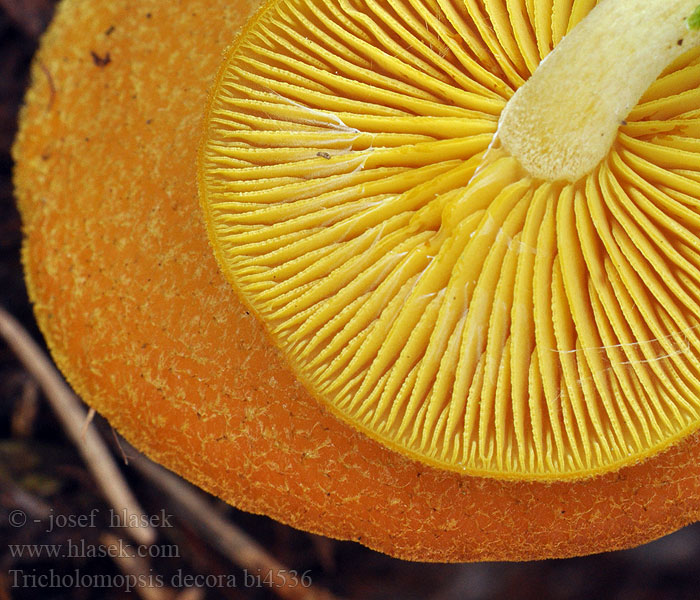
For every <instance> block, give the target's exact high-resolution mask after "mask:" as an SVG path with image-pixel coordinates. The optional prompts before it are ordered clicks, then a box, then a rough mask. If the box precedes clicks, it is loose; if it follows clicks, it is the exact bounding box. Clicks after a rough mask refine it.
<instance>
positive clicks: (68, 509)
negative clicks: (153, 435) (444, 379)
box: [0, 0, 700, 600]
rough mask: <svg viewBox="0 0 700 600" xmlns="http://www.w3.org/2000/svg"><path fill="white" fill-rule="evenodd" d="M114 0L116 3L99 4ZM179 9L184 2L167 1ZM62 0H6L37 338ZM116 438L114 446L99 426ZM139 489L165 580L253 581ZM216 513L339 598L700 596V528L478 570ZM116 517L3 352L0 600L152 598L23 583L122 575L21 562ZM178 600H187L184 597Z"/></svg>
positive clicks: (6, 143)
mask: <svg viewBox="0 0 700 600" xmlns="http://www.w3.org/2000/svg"><path fill="white" fill-rule="evenodd" d="M95 1H108V0H95ZM164 1H172V0H164ZM54 5H55V0H0V304H1V305H2V306H3V307H4V308H5V309H7V310H9V311H10V312H11V313H12V314H13V315H14V316H15V317H17V318H18V319H19V320H20V321H21V323H22V324H23V325H24V327H26V328H27V329H28V330H29V331H30V333H32V335H34V337H35V338H36V339H37V340H41V336H40V334H39V332H38V330H37V328H36V325H35V323H34V320H33V317H32V312H31V307H30V305H29V302H28V300H27V295H26V290H25V288H24V284H23V279H22V271H21V265H20V259H19V253H20V246H21V223H20V219H19V215H18V213H17V210H16V209H15V206H14V200H13V197H12V181H11V174H12V161H11V158H10V147H11V144H12V139H13V137H14V134H15V130H16V119H17V111H18V109H19V106H20V104H21V99H22V95H23V92H24V89H25V86H26V85H27V74H28V69H29V64H30V61H31V57H32V54H33V52H34V50H35V47H36V44H37V40H38V38H39V35H40V33H41V31H43V29H44V28H45V27H46V25H47V23H48V22H49V20H50V16H51V12H52V10H53V7H54ZM97 424H98V426H99V427H100V429H101V430H102V431H103V432H104V434H105V438H106V439H110V441H111V439H113V438H114V437H115V436H113V435H112V432H111V431H110V429H109V426H108V425H107V424H106V423H105V422H104V421H102V420H100V419H99V418H98V420H97ZM124 471H125V473H126V475H127V477H128V480H129V483H130V485H131V486H132V489H133V490H134V492H135V494H136V496H137V497H138V498H139V500H140V501H141V503H142V504H143V505H144V507H145V509H146V510H147V511H148V512H149V513H151V514H157V513H158V512H159V511H160V510H161V509H164V510H166V511H167V513H168V514H173V515H175V516H174V527H173V528H171V529H169V530H168V531H167V536H166V537H167V539H166V540H161V542H167V543H171V544H177V546H178V547H179V548H180V549H181V557H180V558H178V559H172V558H170V559H167V558H161V559H156V560H153V561H151V562H150V567H149V568H150V569H152V572H153V573H158V574H161V575H163V576H165V577H169V576H171V575H172V574H173V573H175V572H177V571H178V570H179V569H182V571H183V572H184V573H190V574H234V575H236V576H238V577H242V575H243V571H242V570H241V568H240V567H239V566H237V565H233V564H231V563H230V562H229V561H228V560H227V559H226V558H225V557H223V556H222V555H220V554H219V553H218V552H217V551H215V550H213V549H211V547H210V546H209V544H208V543H207V541H206V539H205V536H203V535H201V532H199V531H197V528H196V527H193V526H192V525H191V523H190V522H189V520H188V519H186V518H181V517H178V511H177V507H173V506H172V505H170V504H169V502H168V499H167V498H166V497H164V495H163V494H162V493H160V492H158V491H157V490H155V489H154V488H153V486H152V485H151V483H150V482H149V481H147V480H145V479H143V478H141V477H140V476H139V475H138V474H137V473H136V472H135V471H134V470H133V469H130V468H128V467H125V468H124ZM210 502H211V507H212V510H215V511H218V512H220V513H221V514H224V515H225V516H226V517H227V518H228V519H229V520H230V521H231V522H232V523H233V524H235V525H236V526H238V527H240V528H241V529H243V530H244V531H246V532H248V533H249V534H250V535H251V536H252V537H253V538H255V539H256V540H257V541H258V542H259V543H261V544H262V545H263V546H264V547H265V548H266V549H267V551H268V552H269V553H271V554H272V555H274V556H275V557H276V558H277V559H278V560H280V561H282V562H284V563H286V564H287V565H288V566H289V567H290V568H293V569H296V570H298V571H299V572H305V571H307V570H308V571H309V573H310V576H311V578H312V580H313V582H314V584H315V585H318V586H323V587H325V588H327V589H329V590H331V591H332V592H333V593H334V594H336V595H337V596H338V597H343V598H348V599H349V598H357V599H363V600H372V599H375V598H376V599H397V600H399V599H400V600H410V599H425V600H490V599H494V600H496V599H508V600H512V599H530V598H532V599H533V600H534V599H537V600H548V599H572V600H573V599H579V598H580V599H590V598H599V599H608V598H611V599H613V598H614V599H618V600H628V599H629V600H647V599H655V600H656V599H659V600H660V599H674V600H676V599H678V600H683V599H686V598H687V599H689V600H690V599H696V598H700V568H699V567H700V527H699V526H697V525H696V526H691V527H687V528H685V529H683V530H681V531H679V532H677V533H675V534H673V535H670V536H667V537H666V538H664V539H662V540H659V541H657V542H654V543H652V544H647V545H646V546H642V547H640V548H637V549H633V550H628V551H624V552H614V553H608V554H603V555H597V556H590V557H584V558H577V559H568V560H552V561H541V562H531V563H510V564H509V563H480V564H464V565H433V564H422V563H408V562H403V561H399V560H395V559H392V558H389V557H387V556H384V555H382V554H379V553H376V552H373V551H371V550H368V549H366V548H364V547H362V546H360V545H358V544H354V543H351V542H337V541H334V540H328V539H325V538H320V537H318V536H312V535H309V534H306V533H304V532H300V531H297V530H294V529H291V528H289V527H286V526H283V525H280V524H279V523H276V522H274V521H272V520H270V519H267V518H265V517H259V516H254V515H249V514H246V513H243V512H240V511H237V510H235V509H233V508H231V507H228V506H226V505H223V504H222V503H221V502H218V501H215V500H213V499H212V500H210ZM32 503H34V504H37V503H39V504H42V503H43V505H45V506H46V505H48V506H50V507H51V508H52V509H53V510H54V511H55V513H56V514H63V515H67V514H81V513H82V514H86V513H89V511H90V510H91V509H92V508H95V507H96V508H98V509H99V510H100V515H101V517H100V518H98V526H97V527H95V528H90V529H84V530H75V529H70V528H68V529H66V528H63V529H60V530H58V531H53V532H50V533H49V532H47V531H46V529H47V528H46V526H45V524H43V525H40V526H37V527H30V526H28V527H22V528H12V527H10V524H9V521H8V519H9V515H10V513H11V512H12V511H13V510H16V509H18V508H19V509H26V508H27V506H30V507H31V505H32ZM108 510H109V509H108V507H107V505H106V504H105V502H104V500H103V498H102V497H101V495H100V494H99V492H98V490H97V489H96V486H95V484H94V482H93V480H92V478H91V475H90V474H89V472H88V471H87V470H86V468H85V466H84V465H83V463H82V461H81V459H80V456H79V455H78V453H77V451H76V450H75V447H74V446H73V444H72V443H71V441H70V440H68V439H67V438H66V437H65V436H64V434H63V432H62V430H61V427H60V425H59V423H58V422H57V420H56V419H55V417H54V415H53V413H52V411H51V409H50V407H49V405H48V404H47V403H46V401H45V399H44V398H43V396H42V394H41V392H40V390H39V388H38V386H37V385H36V383H35V382H34V381H33V379H32V378H31V376H30V375H29V374H28V373H27V372H26V371H25V370H24V369H23V368H22V366H21V365H20V364H19V362H18V361H17V359H16V358H15V356H14V355H13V353H12V352H11V351H10V350H9V349H8V348H7V347H6V346H5V344H4V343H2V342H0V600H9V599H13V600H22V599H35V598H42V599H52V598H56V599H58V598H66V599H71V600H73V599H75V600H92V599H95V600H98V599H100V600H101V599H111V598H126V597H130V598H133V597H139V596H141V597H143V598H144V600H157V598H156V597H155V596H149V595H148V590H146V591H144V590H137V591H135V592H133V593H132V594H130V595H127V594H126V592H125V591H124V590H120V589H114V590H106V589H94V588H93V589H90V588H83V587H70V588H60V587H57V588H51V589H47V588H45V587H44V588H38V587H31V586H25V587H22V586H16V585H14V583H15V580H14V579H13V576H12V575H11V572H12V571H13V570H14V571H17V570H21V571H22V572H23V573H25V574H30V575H31V574H33V573H34V574H41V573H46V572H49V571H51V570H53V571H54V572H55V573H57V574H59V575H60V574H71V573H74V572H75V569H79V570H80V572H81V573H83V574H88V575H90V574H92V575H96V574H107V575H110V574H112V575H116V574H119V573H120V570H119V568H118V566H117V565H116V564H115V563H114V561H113V560H111V559H110V558H85V557H83V558H79V559H77V558H76V559H70V558H64V559H54V560H49V559H46V558H39V559H37V558H34V559H31V558H27V557H24V558H17V557H13V556H12V553H11V551H10V545H11V544H65V543H66V542H67V539H68V538H70V539H72V540H76V539H84V540H86V541H87V542H94V543H95V544H97V543H99V541H100V539H101V538H100V536H101V535H102V534H103V533H105V532H106V531H107V530H108V529H109V527H108V525H107V523H106V522H104V519H103V518H102V517H104V515H106V514H107V513H108ZM178 594H179V595H178ZM160 597H162V598H168V597H170V598H173V599H175V598H181V599H182V600H198V599H200V598H214V599H218V598H231V599H239V598H240V599H263V598H277V597H279V596H278V595H276V593H275V592H274V591H273V590H270V589H265V588H264V587H263V588H260V587H256V588H243V587H238V588H236V589H207V590H200V591H199V593H198V594H197V593H192V594H190V595H189V596H188V595H187V592H182V591H181V590H179V591H178V593H175V592H172V593H171V594H170V596H167V593H166V596H160Z"/></svg>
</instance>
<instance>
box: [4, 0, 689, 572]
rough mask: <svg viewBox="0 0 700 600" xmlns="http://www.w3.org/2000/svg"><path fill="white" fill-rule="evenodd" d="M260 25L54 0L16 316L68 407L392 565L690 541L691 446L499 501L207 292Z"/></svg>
mask: <svg viewBox="0 0 700 600" xmlns="http://www.w3.org/2000/svg"><path fill="white" fill-rule="evenodd" d="M581 4H582V3H576V6H580V5H581ZM583 4H585V3H583ZM589 4H591V5H592V4H594V3H592V2H591V3H589ZM256 6H257V3H256V2H231V1H230V0H190V2H188V4H187V10H186V11H183V10H181V7H180V6H179V5H178V4H176V3H170V2H159V1H156V0H144V1H143V2H141V3H138V6H137V7H135V5H134V4H133V3H129V2H126V1H125V0H114V1H112V2H99V3H96V2H93V1H91V0H64V2H63V3H62V4H61V5H60V7H59V10H58V13H57V15H56V19H55V22H54V23H53V25H52V26H51V29H50V31H49V32H48V34H47V35H46V36H45V38H44V40H43V42H42V47H41V50H40V52H39V55H38V57H37V59H36V61H35V64H34V69H33V85H32V87H31V89H30V91H29V93H28V96H27V102H26V106H25V108H24V110H23V114H22V121H21V130H20V134H19V137H18V140H17V143H16V145H15V148H14V156H15V159H16V162H17V168H16V173H15V181H16V188H17V195H18V199H19V206H20V211H21V213H22V217H23V223H24V228H25V234H26V241H25V246H24V252H23V260H24V265H25V269H26V274H27V282H28V288H29V293H30V297H31V300H32V301H33V302H34V308H35V313H36V316H37V320H38V322H39V325H40V327H41V330H42V332H43V333H44V335H45V337H46V339H47V342H48V344H49V347H50V349H51V352H52V354H53V356H54V358H55V360H56V362H57V364H58V365H59V367H60V368H61V370H62V371H63V373H64V374H65V375H66V377H67V378H68V380H69V382H70V383H71V385H72V386H73V387H74V389H75V390H76V391H77V392H78V393H79V394H80V395H81V396H82V397H83V398H84V399H85V400H86V401H87V402H88V403H89V404H90V405H91V406H93V407H94V408H96V409H97V410H98V411H99V412H100V413H101V414H103V415H104V416H105V417H106V418H107V419H108V420H109V421H110V423H111V424H112V425H113V426H114V427H115V428H116V429H117V430H118V431H119V432H120V433H122V434H123V435H124V436H125V438H126V439H127V440H129V441H130V442H131V443H132V444H134V445H135V446H136V447H138V448H139V449H141V450H142V451H144V452H145V453H146V454H147V455H149V456H150V457H151V458H153V459H154V460H156V461H158V462H160V463H161V464H163V465H165V466H166V467H168V468H170V469H172V470H174V471H175V472H177V473H179V474H181V475H182V476H184V477H185V478H187V479H189V480H190V481H192V482H193V483H195V484H197V485H199V486H200V487H202V488H204V489H206V490H208V491H209V492H211V493H213V494H215V495H217V496H219V497H220V498H222V499H224V500H225V501H227V502H229V503H231V504H233V505H235V506H237V507H239V508H242V509H244V510H248V511H251V512H256V513H262V514H266V515H269V516H271V517H273V518H275V519H277V520H279V521H282V522H285V523H288V524H290V525H293V526H295V527H299V528H302V529H305V530H308V531H313V532H316V533H320V534H324V535H328V536H332V537H336V538H341V539H352V540H357V541H359V542H361V543H363V544H365V545H367V546H369V547H371V548H374V549H377V550H380V551H382V552H385V553H388V554H391V555H393V556H397V557H401V558H405V559H413V560H423V561H467V560H526V559H536V558H546V557H565V556H574V555H582V554H587V553H592V552H598V551H603V550H612V549H619V548H624V547H630V546H634V545H637V544H640V543H643V542H645V541H648V540H651V539H654V538H656V537H659V536H661V535H663V534H665V533H668V532H670V531H673V530H675V529H677V528H679V527H681V526H683V525H685V524H687V523H690V522H692V521H694V520H696V519H697V518H698V515H699V514H700V436H698V435H697V434H693V435H691V436H689V437H687V438H685V439H684V440H682V441H681V442H679V443H678V444H677V445H675V446H673V447H672V448H670V449H668V450H667V451H665V452H663V453H660V454H658V455H655V456H653V457H651V458H649V459H647V460H646V461H645V462H643V463H640V464H635V465H631V466H627V467H624V468H622V469H620V470H618V471H617V472H613V473H607V474H603V475H599V476H596V477H593V478H589V479H584V480H580V481H574V482H549V483H546V482H522V481H520V482H518V481H500V480H495V479H488V478H480V477H473V476H465V475H462V474H459V473H454V472H446V471H444V470H441V469H437V468H433V467H430V466H426V465H425V464H422V463H420V462H416V461H414V460H412V459H410V458H407V457H406V456H403V455H401V454H399V453H396V452H392V451H391V450H388V449H387V448H385V447H384V446H382V445H380V444H379V443H377V442H375V441H373V440H371V439H369V438H367V437H366V436H364V435H362V434H361V433H359V432H358V431H356V430H355V429H353V428H352V427H350V426H348V425H346V424H344V423H342V422H341V421H339V420H337V419H336V418H335V417H333V416H331V415H330V414H329V413H328V412H327V411H326V410H325V409H324V408H323V407H322V406H321V405H320V404H319V403H317V402H316V401H315V400H314V399H313V398H311V397H310V396H309V394H308V393H307V392H306V391H305V390H304V388H303V387H302V386H301V385H300V384H299V383H298V381H297V380H296V379H295V377H294V375H293V374H292V373H291V371H290V370H289V368H288V367H287V366H286V363H285V360H284V359H283V357H282V356H281V354H280V353H279V351H278V350H277V349H276V348H275V346H274V345H273V344H272V343H271V342H270V340H269V338H268V337H267V334H266V333H265V331H264V328H263V327H262V325H261V324H260V323H259V322H258V321H257V320H256V319H255V318H253V317H252V316H251V315H250V314H249V311H248V310H247V309H246V307H245V306H244V305H243V304H242V303H241V301H240V299H239V298H238V296H237V295H236V293H235V292H234V291H233V290H232V289H231V287H230V285H229V284H228V283H227V282H226V281H225V279H224V277H223V276H222V275H221V273H220V272H219V270H218V268H217V265H216V262H215V260H214V258H213V255H212V252H211V249H210V248H209V245H208V242H207V236H206V231H205V227H204V225H203V223H202V218H201V215H200V209H199V205H198V201H197V190H196V154H197V148H198V144H199V141H200V136H201V130H202V122H203V115H204V109H205V106H206V103H207V94H208V91H209V88H210V86H211V84H212V81H213V78H214V76H215V74H216V72H217V69H218V67H219V63H220V61H221V57H222V52H223V51H224V49H225V48H226V46H227V45H228V44H230V42H231V35H232V32H233V31H235V30H236V29H238V28H239V27H241V26H242V25H243V23H244V22H245V20H246V18H247V17H248V15H249V14H250V13H251V12H252V11H253V10H254V9H255V7H256ZM95 56H96V57H98V58H102V59H103V60H95V58H94V57H95ZM107 56H108V57H109V60H108V61H107V60H104V59H105V58H106V57H107Z"/></svg>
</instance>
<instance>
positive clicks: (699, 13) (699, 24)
mask: <svg viewBox="0 0 700 600" xmlns="http://www.w3.org/2000/svg"><path fill="white" fill-rule="evenodd" d="M688 29H690V30H691V31H695V30H697V29H700V5H698V6H697V7H696V9H695V10H694V11H693V14H692V15H690V16H689V17H688Z"/></svg>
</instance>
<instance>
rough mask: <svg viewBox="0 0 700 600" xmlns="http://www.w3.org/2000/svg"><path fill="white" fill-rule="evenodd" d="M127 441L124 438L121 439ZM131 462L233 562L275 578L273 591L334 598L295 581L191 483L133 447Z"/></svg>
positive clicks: (308, 599)
mask: <svg viewBox="0 0 700 600" xmlns="http://www.w3.org/2000/svg"><path fill="white" fill-rule="evenodd" d="M122 443H123V444H124V442H123V441H122ZM131 452H132V464H133V465H134V466H135V467H136V469H137V470H138V471H140V472H141V473H142V474H143V475H144V476H145V477H147V478H148V479H150V480H151V481H152V482H153V483H154V484H155V485H156V486H158V487H159V488H160V489H161V490H163V491H164V492H165V493H166V494H168V496H170V498H171V499H172V500H173V501H174V502H175V503H177V504H178V505H179V506H180V508H181V510H182V512H183V513H184V515H185V516H186V518H187V519H188V520H189V521H190V522H191V523H194V524H196V526H197V531H198V532H199V533H201V534H202V535H203V536H204V537H205V538H206V540H207V542H208V543H209V544H210V545H211V546H213V547H214V548H216V549H217V550H218V551H219V552H221V553H222V554H223V555H224V556H226V557H227V558H228V559H229V560H230V561H231V562H233V563H235V564H237V565H238V566H239V567H241V568H243V569H246V570H247V571H248V572H250V573H253V574H254V575H259V576H260V579H261V580H265V579H266V578H267V580H268V581H271V582H272V585H271V586H270V587H271V589H272V591H273V592H275V593H276V594H277V595H278V596H280V597H281V598H285V599H286V600H335V599H336V597H335V596H334V595H333V594H331V593H330V592H329V591H328V590H325V589H323V588H321V587H319V586H314V585H312V584H311V583H310V582H309V581H306V580H305V581H304V582H303V583H302V581H301V573H298V579H297V580H296V581H295V580H294V579H293V578H292V577H291V576H290V575H291V573H292V572H291V570H290V569H289V567H287V566H285V565H283V564H282V563H280V562H279V561H277V559H275V558H274V557H273V556H270V554H268V553H267V552H266V551H265V549H264V548H262V547H261V546H260V545H259V544H258V543H257V542H256V541H255V540H253V539H252V538H251V537H249V536H248V535H247V534H245V533H244V532H243V531H241V530H240V529H238V528H237V527H236V526H235V525H233V524H232V523H230V522H229V521H227V520H226V519H224V518H223V517H221V516H220V515H219V514H217V513H216V512H215V511H213V510H212V507H211V505H210V504H208V503H207V502H206V500H205V499H204V497H203V495H202V494H201V493H200V492H199V491H197V490H195V489H194V488H193V487H192V486H191V485H189V484H188V483H186V482H184V481H183V480H181V479H180V478H179V477H176V476H175V475H173V474H172V473H170V472H169V471H166V470H165V469H164V468H163V467H161V466H159V465H157V464H155V463H154V462H152V461H150V460H148V459H147V458H146V457H145V456H143V455H141V454H139V453H138V452H136V450H134V449H131Z"/></svg>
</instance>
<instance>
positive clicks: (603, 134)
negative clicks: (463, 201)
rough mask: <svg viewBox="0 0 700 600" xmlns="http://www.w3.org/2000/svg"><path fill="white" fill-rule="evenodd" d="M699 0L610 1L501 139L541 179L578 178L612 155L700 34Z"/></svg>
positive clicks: (544, 71) (506, 123) (510, 108)
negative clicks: (645, 98) (641, 106)
mask: <svg viewBox="0 0 700 600" xmlns="http://www.w3.org/2000/svg"><path fill="white" fill-rule="evenodd" d="M697 6H698V0H663V1H658V0H657V1H654V2H650V1H649V0H603V1H602V2H601V3H600V4H598V6H596V7H595V8H594V9H593V10H592V11H591V12H590V13H589V14H588V16H587V17H586V18H585V19H584V20H583V21H581V23H579V24H578V25H577V26H576V27H575V28H574V29H573V30H572V31H571V33H569V34H568V35H567V36H566V37H565V38H564V39H563V40H562V41H561V43H560V44H559V45H558V46H557V47H556V49H555V50H554V51H553V52H552V53H551V54H550V55H549V56H548V57H547V58H546V59H545V60H544V61H543V62H542V63H541V64H540V66H539V67H538V68H537V70H536V71H535V73H534V74H533V76H532V77H531V78H530V79H529V80H528V81H527V83H526V84H525V85H524V86H522V87H521V88H520V89H519V90H518V92H517V93H516V94H515V95H514V96H513V97H512V98H511V100H510V101H509V102H508V104H507V106H506V108H505V109H504V111H503V113H502V115H501V120H500V123H499V128H498V138H497V139H498V141H499V142H500V143H501V145H502V147H503V148H504V149H505V150H506V151H507V152H508V153H509V154H511V155H512V156H514V157H515V158H517V159H518V160H519V161H520V163H521V164H522V166H523V167H524V168H525V169H526V170H527V171H528V172H529V173H530V174H531V175H532V176H534V177H537V178H541V179H545V180H550V181H557V180H568V181H576V180H578V179H579V178H580V177H582V176H584V175H586V174H587V173H589V172H591V171H592V170H593V169H594V168H595V167H596V165H598V164H599V163H600V161H601V160H603V158H605V156H606V155H607V153H608V151H609V150H610V148H611V146H612V144H613V141H614V139H615V135H616V133H617V130H618V127H619V126H620V123H621V122H622V121H623V120H624V119H625V117H626V116H627V115H628V114H629V112H630V111H631V110H632V109H633V108H634V106H635V105H636V104H637V103H638V101H639V99H640V98H641V97H642V95H643V94H644V92H645V91H646V90H647V89H648V88H649V86H650V85H651V84H652V83H653V82H654V81H655V80H656V79H657V77H658V76H659V75H660V74H661V72H662V71H663V70H664V69H665V68H666V67H667V66H668V65H669V64H670V63H672V62H673V61H674V60H675V59H676V58H678V57H679V56H680V55H681V54H683V53H684V52H686V51H687V50H688V49H689V48H691V47H694V46H696V45H698V44H700V34H699V33H698V32H697V31H695V30H694V28H693V26H692V23H691V22H690V21H689V17H691V16H692V15H693V13H694V10H695V9H696V8H697Z"/></svg>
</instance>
